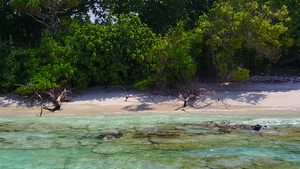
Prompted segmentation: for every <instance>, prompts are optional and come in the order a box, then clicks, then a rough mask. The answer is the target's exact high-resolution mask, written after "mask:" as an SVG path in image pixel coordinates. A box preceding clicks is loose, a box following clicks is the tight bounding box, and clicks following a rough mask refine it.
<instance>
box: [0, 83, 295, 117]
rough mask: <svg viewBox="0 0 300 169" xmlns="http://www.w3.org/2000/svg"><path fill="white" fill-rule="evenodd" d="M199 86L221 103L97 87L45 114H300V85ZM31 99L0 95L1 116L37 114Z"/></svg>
mask: <svg viewBox="0 0 300 169" xmlns="http://www.w3.org/2000/svg"><path fill="white" fill-rule="evenodd" d="M199 87H206V88H210V89H213V90H214V91H215V92H216V93H217V94H218V96H219V97H220V101H219V102H218V101H217V99H216V98H215V97H213V96H210V95H204V96H202V97H199V98H198V99H197V100H195V101H193V100H191V101H190V102H189V104H188V106H187V107H184V108H183V107H182V105H183V101H181V100H179V99H178V98H177V97H176V96H165V95H164V96H163V95H151V97H150V96H149V95H147V94H146V92H142V91H136V90H131V91H128V93H127V94H130V95H132V96H134V97H131V98H129V99H128V100H127V101H125V95H126V94H125V92H124V91H123V90H122V89H110V90H104V89H103V88H94V89H89V90H85V91H81V92H80V93H81V94H78V95H75V97H74V98H73V99H72V101H71V102H69V103H63V104H62V110H60V111H57V112H55V113H51V112H49V111H46V110H44V115H47V116H55V115H73V114H102V113H110V114H113V113H137V112H138V113H149V112H150V113H151V112H156V113H214V114H222V113H224V112H225V111H223V110H229V111H231V110H232V111H235V110H262V109H268V110H269V109H272V110H282V109H284V110H295V111H294V113H297V114H299V115H300V83H294V84H289V83H284V84H262V83H260V84H250V83H244V84H233V85H220V84H213V85H212V84H199ZM28 105H30V104H29V103H28V100H26V99H24V98H21V97H18V96H16V95H10V96H9V95H2V96H0V106H1V107H0V116H6V115H37V114H39V112H40V107H39V106H34V107H29V106H28Z"/></svg>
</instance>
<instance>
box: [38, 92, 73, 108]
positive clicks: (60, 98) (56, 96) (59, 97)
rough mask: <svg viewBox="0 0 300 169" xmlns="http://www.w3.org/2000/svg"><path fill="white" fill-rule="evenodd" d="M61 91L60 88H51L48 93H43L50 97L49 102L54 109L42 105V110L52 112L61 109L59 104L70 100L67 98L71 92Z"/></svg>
mask: <svg viewBox="0 0 300 169" xmlns="http://www.w3.org/2000/svg"><path fill="white" fill-rule="evenodd" d="M61 90H62V88H52V89H50V90H49V91H48V92H45V93H46V94H48V95H49V96H50V100H51V101H52V102H53V105H54V107H53V108H49V107H47V106H46V105H43V109H46V110H49V111H51V112H54V111H56V110H59V109H60V108H61V102H67V101H70V100H71V99H72V97H70V96H68V94H71V90H67V89H64V90H63V91H61Z"/></svg>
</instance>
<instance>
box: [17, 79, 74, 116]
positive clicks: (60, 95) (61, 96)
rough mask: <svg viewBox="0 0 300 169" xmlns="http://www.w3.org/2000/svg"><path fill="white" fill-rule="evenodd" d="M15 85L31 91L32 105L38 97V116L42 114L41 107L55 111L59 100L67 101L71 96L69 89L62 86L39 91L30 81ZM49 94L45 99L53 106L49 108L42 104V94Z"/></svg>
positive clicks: (59, 103) (59, 106)
mask: <svg viewBox="0 0 300 169" xmlns="http://www.w3.org/2000/svg"><path fill="white" fill-rule="evenodd" d="M15 85H16V86H20V87H23V88H24V89H26V90H28V91H31V92H29V93H31V106H33V102H34V101H35V100H36V98H38V99H39V100H40V106H41V112H40V114H39V116H42V114H43V109H45V110H49V111H51V112H55V111H56V110H59V109H60V108H61V102H67V101H70V100H71V99H72V97H70V96H69V94H71V93H72V92H71V90H67V89H65V88H64V89H63V88H62V87H56V88H51V89H49V90H48V91H46V92H40V91H38V90H37V89H36V88H35V87H34V85H33V83H32V81H30V82H29V83H28V85H23V84H15ZM45 95H49V98H48V99H47V101H48V102H52V103H53V105H54V107H53V108H49V107H48V106H46V105H44V99H43V96H45Z"/></svg>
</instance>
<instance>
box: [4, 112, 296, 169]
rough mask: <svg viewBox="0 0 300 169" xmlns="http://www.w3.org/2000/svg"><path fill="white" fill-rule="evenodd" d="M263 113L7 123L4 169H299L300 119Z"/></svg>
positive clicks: (41, 119)
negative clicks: (252, 127)
mask: <svg viewBox="0 0 300 169" xmlns="http://www.w3.org/2000/svg"><path fill="white" fill-rule="evenodd" d="M264 111H265V112H264ZM264 111H262V112H261V113H260V115H258V113H257V112H256V113H253V111H246V112H243V114H238V115H237V114H236V113H234V112H225V113H224V112H222V113H221V114H222V115H217V114H218V113H216V112H214V113H212V114H209V113H206V114H197V113H193V114H174V113H169V114H168V113H166V114H156V113H149V114H147V113H142V114H139V113H136V114H115V115H110V114H102V115H76V116H75V115H72V116H43V117H36V116H5V117H0V168H22V169H23V168H43V169H44V168H70V169H73V168H80V169H82V168H284V167H286V168H299V167H300V115H297V112H293V111H284V110H276V112H274V115H270V113H269V112H268V111H271V110H264ZM272 111H274V110H272ZM264 114H265V115H264ZM229 122H230V123H229ZM242 124H244V125H242ZM256 124H261V125H267V126H268V127H267V128H265V129H263V130H261V131H260V132H253V131H251V130H250V129H248V128H249V126H250V125H256Z"/></svg>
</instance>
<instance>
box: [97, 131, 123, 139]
mask: <svg viewBox="0 0 300 169" xmlns="http://www.w3.org/2000/svg"><path fill="white" fill-rule="evenodd" d="M122 136H123V133H122V132H120V131H115V132H112V133H103V134H100V135H99V136H97V137H95V139H101V140H102V139H104V138H106V139H109V140H110V139H114V138H121V137H122Z"/></svg>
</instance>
